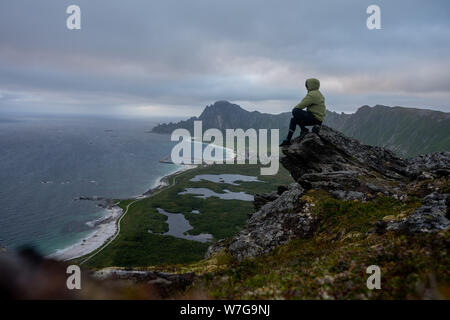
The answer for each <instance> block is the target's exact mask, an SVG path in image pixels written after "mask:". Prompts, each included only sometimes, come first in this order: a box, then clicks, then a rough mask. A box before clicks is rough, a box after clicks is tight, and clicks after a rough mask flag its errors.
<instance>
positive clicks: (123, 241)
mask: <svg viewBox="0 0 450 320" xmlns="http://www.w3.org/2000/svg"><path fill="white" fill-rule="evenodd" d="M226 173H228V174H242V175H249V176H257V177H258V179H259V180H261V181H262V182H237V183H238V184H239V185H236V186H234V185H230V184H225V183H213V182H209V181H198V182H192V181H190V179H192V178H194V177H195V176H196V175H199V174H226ZM175 180H176V181H175ZM174 182H175V183H174ZM292 182H293V180H292V178H291V177H290V175H289V173H288V172H287V171H286V170H285V169H284V168H280V170H279V173H278V174H277V175H273V176H261V175H260V166H259V165H248V164H246V165H212V166H201V167H198V168H195V169H192V170H189V171H185V172H182V173H179V174H176V175H173V176H171V177H170V178H169V186H168V187H166V188H165V189H163V190H162V191H160V192H158V193H157V194H155V195H153V196H151V197H149V198H145V199H142V200H140V201H138V202H136V203H134V204H132V205H131V206H130V208H129V211H128V213H127V215H126V216H124V218H123V219H122V221H121V232H120V234H119V235H118V236H117V238H116V239H115V240H114V241H113V242H112V243H111V244H110V245H109V246H108V247H106V248H105V249H104V250H102V251H101V252H99V253H98V254H97V255H95V256H94V257H93V258H92V259H90V260H89V261H87V263H86V264H85V265H86V266H87V267H90V268H102V267H108V266H117V267H143V266H149V265H156V264H176V263H190V262H194V261H198V260H200V259H202V258H203V256H204V253H205V251H206V249H207V247H208V246H209V245H210V243H201V242H197V241H191V240H185V239H179V238H175V237H172V236H165V235H162V233H164V232H166V231H168V225H167V223H166V220H167V217H166V216H165V215H163V214H160V213H158V212H157V208H162V209H164V210H166V211H168V212H172V213H182V214H183V215H184V216H185V218H186V219H187V220H188V221H189V223H190V224H191V226H192V227H193V229H191V230H189V231H188V233H190V234H193V235H196V234H200V233H210V234H212V235H213V237H214V240H218V239H222V238H226V237H229V236H232V235H233V234H235V233H236V232H237V231H239V230H240V229H241V228H242V227H243V226H244V225H245V222H246V220H247V214H248V213H250V212H252V211H253V203H252V202H250V201H241V200H222V199H220V198H217V197H209V198H207V199H201V198H198V197H195V195H189V194H186V195H179V193H180V192H182V191H184V190H185V189H186V188H188V187H189V188H209V189H211V190H212V191H214V192H217V193H224V191H223V190H224V189H228V190H230V191H232V192H241V191H244V192H246V193H248V194H253V195H254V194H256V193H261V192H270V191H273V190H276V187H277V186H278V185H287V184H289V183H292ZM131 201H132V200H123V201H121V202H120V204H119V205H120V206H121V207H122V208H124V209H125V208H126V206H127V205H128V204H129V203H130V202H131ZM194 209H195V210H199V211H200V213H199V214H195V213H191V211H192V210H194ZM149 230H151V233H150V232H149Z"/></svg>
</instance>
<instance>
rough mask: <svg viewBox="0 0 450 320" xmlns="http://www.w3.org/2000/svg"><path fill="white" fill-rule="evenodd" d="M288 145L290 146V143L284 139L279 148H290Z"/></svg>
mask: <svg viewBox="0 0 450 320" xmlns="http://www.w3.org/2000/svg"><path fill="white" fill-rule="evenodd" d="M290 145H291V141H289V140H287V139H284V140H283V142H281V144H280V147H284V146H290Z"/></svg>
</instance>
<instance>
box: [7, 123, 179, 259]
mask: <svg viewBox="0 0 450 320" xmlns="http://www.w3.org/2000/svg"><path fill="white" fill-rule="evenodd" d="M156 124H157V122H156V121H154V120H137V119H126V120H124V119H112V118H110V119H102V118H92V117H91V118H89V117H34V118H33V117H28V118H24V117H20V118H14V119H9V120H8V121H5V120H0V245H1V246H4V247H6V248H7V249H16V248H19V247H22V246H33V247H34V248H36V249H37V250H38V251H39V252H41V253H42V254H51V253H54V252H56V251H57V250H58V249H63V248H66V247H68V246H70V245H73V244H74V243H76V242H78V241H80V240H81V239H82V238H83V237H85V236H86V235H88V234H89V233H91V232H92V231H93V229H92V227H91V226H89V224H88V222H89V221H93V220H96V219H98V218H99V217H101V216H102V215H104V214H105V209H102V208H99V207H98V206H97V203H96V202H94V201H74V199H75V198H77V197H80V196H87V197H94V196H98V197H105V198H114V199H117V198H129V197H134V196H138V195H140V194H142V193H143V192H145V191H147V190H148V189H150V188H152V187H154V186H155V183H156V182H157V180H158V179H159V178H160V177H162V176H164V175H167V174H169V173H171V172H174V171H176V170H177V169H178V168H179V167H178V166H176V165H174V164H166V163H160V162H159V160H160V159H162V158H164V157H166V156H168V155H170V151H171V149H172V147H173V146H174V145H175V143H176V142H171V141H170V136H169V135H159V134H154V133H150V132H149V131H150V130H151V128H152V127H153V126H154V125H156Z"/></svg>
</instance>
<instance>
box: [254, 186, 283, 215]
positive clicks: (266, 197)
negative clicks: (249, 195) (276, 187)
mask: <svg viewBox="0 0 450 320" xmlns="http://www.w3.org/2000/svg"><path fill="white" fill-rule="evenodd" d="M278 197H279V195H278V193H277V192H276V191H272V192H270V193H257V194H255V196H254V197H253V206H254V208H255V211H258V210H259V209H261V207H262V206H263V205H265V204H266V203H268V202H271V201H274V200H275V199H276V198H278Z"/></svg>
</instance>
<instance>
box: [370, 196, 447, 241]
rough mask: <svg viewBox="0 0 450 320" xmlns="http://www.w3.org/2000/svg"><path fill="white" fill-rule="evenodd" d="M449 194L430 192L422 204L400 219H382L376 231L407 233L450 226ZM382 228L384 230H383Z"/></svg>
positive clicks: (435, 230)
mask: <svg viewBox="0 0 450 320" xmlns="http://www.w3.org/2000/svg"><path fill="white" fill-rule="evenodd" d="M449 218H450V194H441V193H431V194H429V195H428V196H426V197H425V198H424V199H423V201H422V206H421V207H420V208H418V209H417V210H415V211H414V213H413V214H411V215H410V216H409V217H406V218H404V219H402V220H400V221H383V222H384V223H379V224H378V232H379V233H382V232H383V231H384V230H385V231H403V232H409V233H420V232H437V231H441V230H445V229H447V228H448V227H450V220H449ZM383 229H384V230H383Z"/></svg>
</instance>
